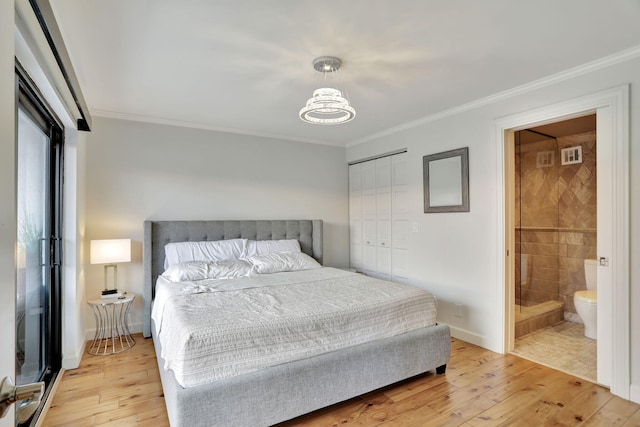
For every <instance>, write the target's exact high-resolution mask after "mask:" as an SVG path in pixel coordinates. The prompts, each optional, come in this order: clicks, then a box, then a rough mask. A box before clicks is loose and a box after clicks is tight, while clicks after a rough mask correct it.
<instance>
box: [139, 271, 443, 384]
mask: <svg viewBox="0 0 640 427" xmlns="http://www.w3.org/2000/svg"><path fill="white" fill-rule="evenodd" d="M436 309H437V302H436V299H435V297H434V296H433V295H431V294H430V293H429V292H427V291H425V290H422V289H419V288H416V287H413V286H408V285H403V284H398V283H393V282H388V281H384V280H379V279H375V278H372V277H368V276H365V275H361V274H356V273H351V272H348V271H344V270H339V269H334V268H329V267H322V268H317V269H312V270H305V271H295V272H283V273H274V274H264V275H253V276H250V277H242V278H236V279H228V280H202V281H196V282H178V283H173V282H170V281H168V280H166V279H165V278H163V277H159V279H158V281H157V283H156V298H155V301H154V306H153V311H152V318H153V321H154V324H155V325H156V328H157V339H159V340H160V343H161V345H162V357H163V358H164V360H165V366H164V368H165V369H170V370H172V371H173V372H174V375H175V378H176V380H177V382H178V383H179V384H180V385H181V386H182V387H194V386H198V385H202V384H206V383H209V382H212V381H216V380H219V379H223V378H228V377H231V376H235V375H240V374H244V373H249V372H253V371H256V370H258V369H261V368H264V367H267V366H275V365H278V364H282V363H287V362H290V361H293V360H297V359H303V358H308V357H312V356H315V355H318V354H322V353H326V352H331V351H335V350H339V349H343V348H346V347H349V346H354V345H358V344H362V343H366V342H370V341H374V340H377V339H381V338H387V337H391V336H395V335H400V334H403V333H406V332H409V331H412V330H415V329H419V328H424V327H428V326H433V325H435V324H436Z"/></svg>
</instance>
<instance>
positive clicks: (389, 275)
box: [349, 153, 409, 281]
mask: <svg viewBox="0 0 640 427" xmlns="http://www.w3.org/2000/svg"><path fill="white" fill-rule="evenodd" d="M407 162H408V156H407V155H406V153H403V154H398V155H393V156H387V157H383V158H380V159H376V160H371V161H367V162H362V163H359V164H356V165H351V166H350V167H349V228H350V248H351V267H352V268H356V269H358V270H361V271H364V272H365V273H366V274H370V275H372V276H376V277H380V278H383V279H389V280H391V279H393V280H400V281H406V277H407V248H408V247H409V245H408V240H409V220H408V219H409V188H408V177H407Z"/></svg>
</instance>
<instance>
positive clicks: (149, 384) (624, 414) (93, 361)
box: [42, 334, 640, 427]
mask: <svg viewBox="0 0 640 427" xmlns="http://www.w3.org/2000/svg"><path fill="white" fill-rule="evenodd" d="M135 338H136V345H135V346H134V347H133V348H132V349H131V350H129V351H126V352H123V353H119V354H117V355H110V356H92V355H88V354H85V355H84V357H83V360H82V362H81V364H80V367H79V368H78V369H75V370H72V371H66V372H65V374H64V375H63V378H62V381H61V383H60V385H59V387H58V390H57V392H56V395H55V396H54V397H53V400H52V402H51V404H50V408H49V410H48V413H47V414H46V417H45V419H44V420H43V422H42V426H44V427H59V426H65V427H76V426H81V427H90V426H108V427H112V426H137V427H140V426H142V427H167V426H168V425H169V421H168V418H167V413H166V409H165V403H164V395H163V392H162V385H161V382H160V376H159V373H158V367H157V363H156V358H155V351H154V348H153V342H152V341H151V340H145V339H143V338H142V336H141V335H139V334H138V335H136V336H135ZM451 348H452V357H451V360H450V362H449V363H448V365H447V372H446V373H445V374H444V375H436V374H435V373H432V372H431V373H426V374H423V375H419V376H416V377H414V378H410V379H407V380H405V381H401V382H399V383H397V384H394V385H391V386H388V387H384V388H382V389H379V390H376V391H373V392H370V393H367V394H365V395H362V396H359V397H356V398H353V399H350V400H348V401H346V402H342V403H339V404H336V405H333V406H330V407H328V408H324V409H320V410H318V411H315V412H313V413H311V414H307V415H303V416H301V417H298V418H296V419H294V420H290V421H287V422H284V423H281V424H279V425H278V427H294V426H295V427H302V426H304V427H327V426H336V427H337V426H346V427H382V426H384V427H411V426H416V427H424V426H429V427H432V426H464V427H478V426H492V427H493V426H498V425H505V426H506V425H508V426H527V427H528V426H532V425H545V426H573V425H587V426H623V427H640V405H637V404H635V403H632V402H628V401H625V400H623V399H620V398H618V397H615V396H613V395H611V393H609V391H608V390H607V389H605V388H603V387H600V386H598V385H595V384H592V383H589V382H587V381H584V380H580V379H578V378H576V377H573V376H571V375H567V374H564V373H562V372H559V371H556V370H554V369H551V368H548V367H545V366H541V365H538V364H536V363H533V362H530V361H528V360H525V359H522V358H519V357H517V356H514V355H502V354H497V353H492V352H490V351H489V350H486V349H483V348H481V347H478V346H475V345H472V344H469V343H466V342H464V341H460V340H457V339H453V340H452V342H451Z"/></svg>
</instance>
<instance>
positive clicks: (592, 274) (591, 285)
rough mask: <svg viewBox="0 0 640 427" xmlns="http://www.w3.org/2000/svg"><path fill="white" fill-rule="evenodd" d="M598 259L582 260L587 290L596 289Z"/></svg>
mask: <svg viewBox="0 0 640 427" xmlns="http://www.w3.org/2000/svg"><path fill="white" fill-rule="evenodd" d="M597 268H598V260H595V259H585V260H584V279H585V281H586V282H587V289H588V290H593V291H595V290H597V289H598V286H597V285H598V270H597Z"/></svg>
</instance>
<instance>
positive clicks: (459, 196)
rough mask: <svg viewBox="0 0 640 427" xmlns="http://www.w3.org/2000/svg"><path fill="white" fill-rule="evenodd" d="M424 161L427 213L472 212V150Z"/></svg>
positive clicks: (463, 149) (465, 149) (439, 155)
mask: <svg viewBox="0 0 640 427" xmlns="http://www.w3.org/2000/svg"><path fill="white" fill-rule="evenodd" d="M422 160H423V173H424V212H425V213H435V212H469V147H464V148H459V149H457V150H451V151H445V152H443V153H437V154H431V155H428V156H424V157H423V158H422Z"/></svg>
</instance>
